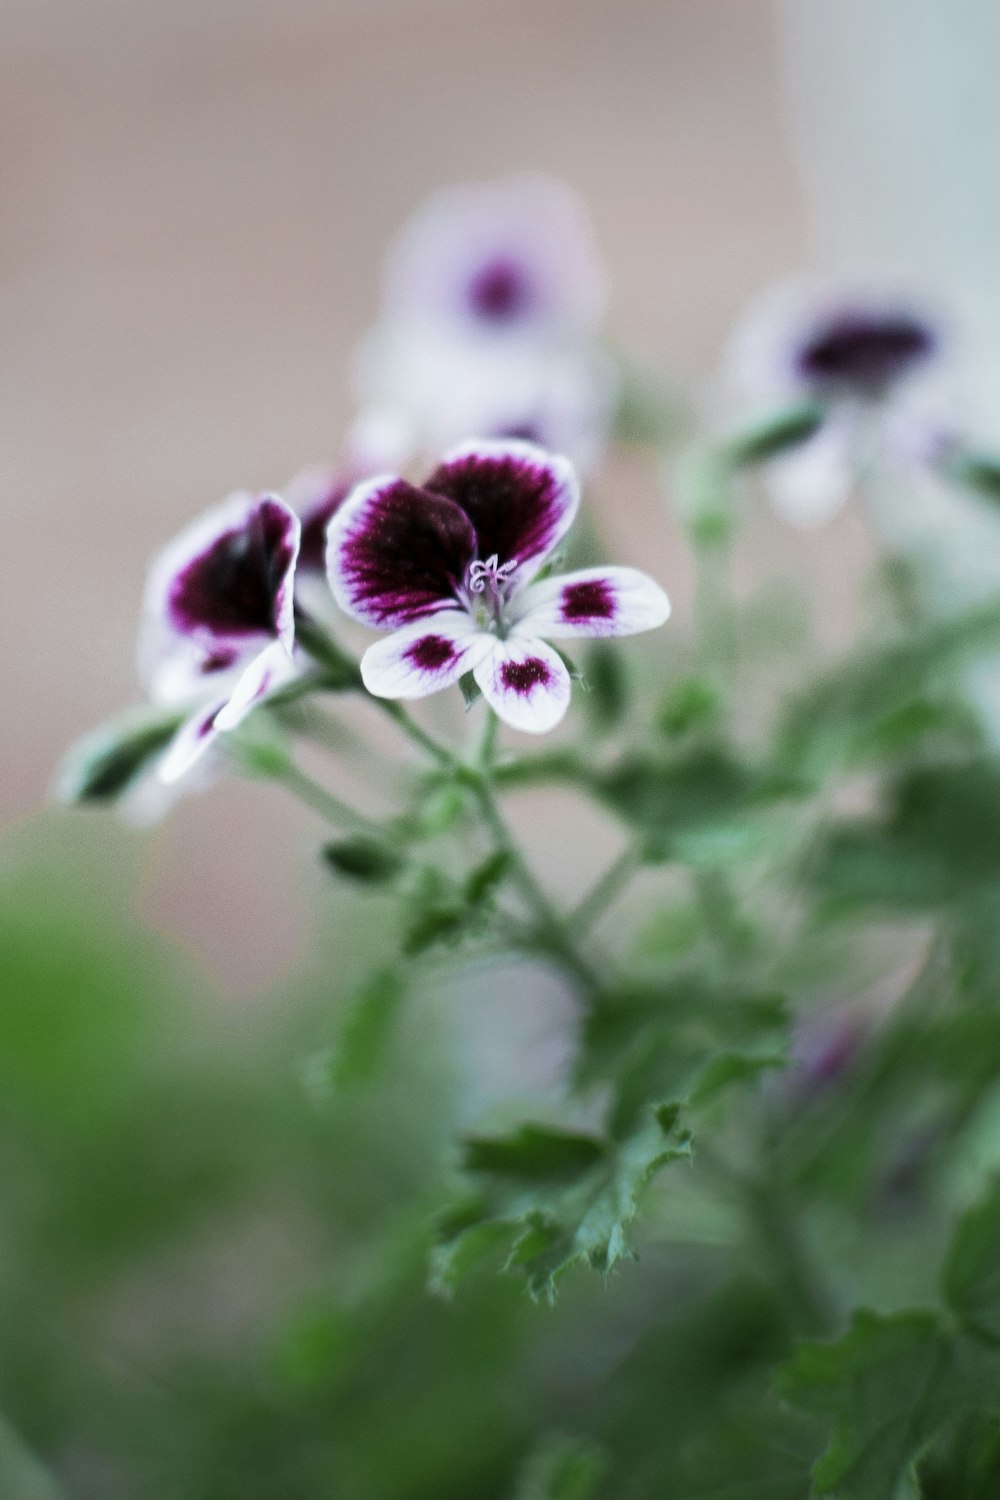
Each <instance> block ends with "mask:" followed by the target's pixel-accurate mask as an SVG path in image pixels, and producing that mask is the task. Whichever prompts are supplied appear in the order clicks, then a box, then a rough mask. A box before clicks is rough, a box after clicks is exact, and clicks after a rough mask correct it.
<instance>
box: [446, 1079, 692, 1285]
mask: <svg viewBox="0 0 1000 1500" xmlns="http://www.w3.org/2000/svg"><path fill="white" fill-rule="evenodd" d="M689 1151H690V1139H689V1137H688V1135H687V1133H686V1132H685V1131H683V1130H681V1129H680V1128H679V1127H678V1123H677V1109H676V1107H675V1106H672V1105H659V1106H657V1107H656V1108H655V1109H651V1110H649V1111H647V1113H646V1116H645V1118H644V1119H642V1120H640V1121H639V1122H637V1124H636V1127H635V1129H634V1130H633V1131H632V1132H631V1134H629V1135H627V1136H625V1137H624V1138H622V1139H613V1138H602V1137H598V1136H592V1135H586V1134H581V1133H578V1132H573V1131H564V1130H557V1129H554V1128H553V1127H550V1126H542V1125H522V1126H520V1127H519V1128H518V1129H517V1130H516V1131H514V1132H513V1133H512V1134H511V1135H509V1136H500V1137H476V1138H473V1139H471V1140H468V1141H466V1143H465V1154H464V1161H463V1166H464V1168H465V1171H466V1172H467V1173H468V1174H469V1176H470V1177H471V1178H472V1179H473V1180H474V1182H475V1185H476V1189H477V1191H476V1192H475V1193H474V1194H473V1195H472V1196H469V1197H466V1198H465V1199H463V1200H461V1201H460V1202H459V1203H458V1204H457V1205H456V1206H455V1207H454V1209H453V1210H452V1212H451V1213H450V1214H449V1215H448V1216H447V1217H446V1219H445V1220H444V1222H443V1223H442V1225H441V1228H440V1234H439V1242H438V1245H437V1248H436V1250H435V1254H434V1257H433V1276H434V1279H435V1281H436V1282H437V1284H438V1285H439V1286H441V1285H444V1286H446V1287H448V1286H451V1285H453V1284H454V1282H455V1281H456V1280H457V1278H458V1276H459V1275H460V1274H461V1273H462V1272H464V1271H465V1270H467V1269H468V1268H469V1266H470V1265H472V1264H473V1263H475V1262H476V1261H477V1260H479V1259H480V1258H481V1257H482V1255H483V1254H485V1253H487V1252H488V1251H490V1250H492V1249H493V1248H494V1246H495V1245H496V1244H497V1243H504V1244H506V1245H507V1247H508V1257H507V1269H508V1270H512V1271H517V1272H518V1273H520V1274H521V1275H523V1276H524V1277H525V1278H526V1280H527V1282H528V1287H529V1290H530V1291H531V1293H532V1295H533V1296H535V1297H548V1298H551V1297H552V1296H553V1295H554V1292H555V1285H556V1281H557V1279H558V1277H559V1276H560V1275H562V1273H563V1272H565V1271H566V1270H567V1269H568V1268H569V1267H570V1266H571V1265H573V1264H575V1263H576V1262H578V1261H587V1262H588V1263H589V1264H590V1265H592V1266H594V1267H595V1268H597V1269H598V1270H601V1271H603V1272H604V1273H605V1274H607V1273H608V1272H609V1271H610V1270H611V1269H612V1267H613V1266H614V1265H615V1264H616V1263H617V1262H618V1261H619V1260H621V1259H623V1258H626V1257H630V1256H631V1250H630V1248H629V1244H628V1240H627V1237H626V1231H627V1229H628V1226H629V1224H630V1223H631V1221H632V1219H633V1218H634V1217H635V1214H636V1211H637V1209H638V1205H639V1200H640V1198H641V1195H642V1192H643V1189H644V1188H645V1187H646V1185H647V1183H648V1182H649V1181H650V1179H651V1178H652V1177H653V1176H654V1175H655V1173H656V1172H658V1171H659V1170H660V1168H661V1167H663V1166H666V1164H667V1163H668V1162H670V1161H674V1160H676V1159H677V1158H678V1157H681V1156H686V1155H688V1154H689ZM501 1230H502V1231H503V1232H502V1233H501V1232H500V1231H501Z"/></svg>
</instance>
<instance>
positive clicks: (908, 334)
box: [728, 283, 944, 527]
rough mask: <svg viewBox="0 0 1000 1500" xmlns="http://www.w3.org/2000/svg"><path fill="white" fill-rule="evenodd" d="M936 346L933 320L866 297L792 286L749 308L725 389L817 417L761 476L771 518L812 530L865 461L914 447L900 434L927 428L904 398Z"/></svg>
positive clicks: (873, 293) (892, 296) (891, 296)
mask: <svg viewBox="0 0 1000 1500" xmlns="http://www.w3.org/2000/svg"><path fill="white" fill-rule="evenodd" d="M943 342H944V337H943V332H942V328H941V325H940V322H939V320H937V319H936V318H934V317H932V316H931V315H930V314H929V313H927V312H926V311H924V310H923V309H921V308H920V307H919V306H918V305H917V304H916V303H914V302H913V301H911V300H910V299H909V298H907V297H904V296H901V295H900V294H899V293H894V292H891V291H886V290H881V291H880V290H877V289H873V288H870V287H861V286H856V285H855V286H851V285H845V286H841V287H834V288H831V287H829V286H826V287H823V286H820V287H817V286H816V285H815V284H809V283H797V284H793V285H791V286H785V287H779V288H777V289H775V290H773V291H772V292H770V293H769V294H767V295H766V296H765V297H764V298H762V299H761V300H760V301H759V302H758V303H757V304H756V305H755V306H754V307H753V308H751V310H750V311H749V313H748V314H747V315H746V317H745V318H744V320H743V321H742V322H741V324H740V325H738V327H737V330H736V333H735V335H734V337H733V339H732V342H731V346H730V351H729V358H728V364H729V369H730V375H731V378H732V380H733V382H734V383H735V384H736V385H738V386H739V387H741V388H742V389H743V390H744V391H745V392H746V393H748V394H751V395H752V396H753V397H755V398H756V399H757V400H760V399H762V398H763V399H765V400H768V401H770V402H772V403H778V402H794V401H810V402H815V403H816V404H817V405H818V406H819V407H820V408H821V409H822V411H823V419H822V421H821V422H820V424H819V426H818V428H817V429H816V431H815V432H814V433H813V435H812V436H811V437H809V438H807V439H806V440H805V441H804V442H802V443H801V444H799V445H798V446H796V447H795V448H793V449H791V450H790V451H789V452H787V453H785V454H782V455H781V457H780V458H776V459H775V460H773V461H772V462H771V463H770V464H769V465H768V467H767V475H766V478H767V486H768V490H769V493H770V496H771V500H772V503H773V505H774V508H775V510H776V511H777V512H778V513H779V515H781V516H782V517H783V518H784V519H785V520H788V521H790V522H791V523H792V524H794V525H798V526H803V527H808V526H817V525H822V524H823V523H824V522H826V521H827V520H829V519H830V518H831V517H832V516H833V515H834V514H836V512H837V511H838V510H839V509H840V508H841V506H842V505H843V503H844V502H845V501H846V499H847V497H848V495H849V493H850V490H851V487H852V485H853V483H854V481H855V478H856V476H857V473H858V471H859V468H860V467H861V465H862V464H863V463H864V462H865V461H866V459H868V458H869V457H870V456H871V455H872V454H873V453H874V454H876V455H878V456H880V457H881V458H884V459H887V460H889V461H890V462H892V461H893V460H894V458H895V456H896V455H895V449H896V447H897V445H899V446H900V449H901V454H900V456H902V449H907V450H909V451H913V449H914V448H915V447H917V446H919V444H916V443H915V442H914V441H913V438H912V436H910V435H908V433H912V431H913V429H914V428H915V427H918V426H922V425H926V424H927V422H928V420H929V419H930V420H931V421H933V419H932V418H930V413H929V407H928V404H927V403H926V402H923V403H915V402H913V400H912V388H913V385H914V383H915V382H916V380H917V378H918V377H925V376H926V375H927V374H928V373H929V372H931V371H933V369H934V368H935V366H936V365H937V363H938V361H939V359H940V355H941V350H942V345H943ZM904 388H905V391H906V394H905V397H904Z"/></svg>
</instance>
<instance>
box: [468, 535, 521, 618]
mask: <svg viewBox="0 0 1000 1500" xmlns="http://www.w3.org/2000/svg"><path fill="white" fill-rule="evenodd" d="M516 571H517V563H516V562H514V561H511V562H505V563H502V562H501V561H500V557H499V554H498V553H496V552H494V553H493V554H492V555H491V556H490V557H488V558H487V559H486V561H485V562H480V561H479V560H478V559H477V560H476V561H475V562H474V563H473V564H472V566H471V567H470V568H469V593H470V594H474V595H475V596H476V597H475V601H474V603H473V610H474V613H475V614H476V616H477V618H479V620H480V621H481V622H482V623H484V624H485V623H490V624H492V625H499V624H500V621H501V617H502V615H503V607H504V605H505V604H506V602H507V599H508V597H509V595H510V583H511V579H512V578H513V576H514V573H515V572H516Z"/></svg>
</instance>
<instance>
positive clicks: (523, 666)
mask: <svg viewBox="0 0 1000 1500" xmlns="http://www.w3.org/2000/svg"><path fill="white" fill-rule="evenodd" d="M500 681H501V683H502V685H503V687H505V688H506V689H507V690H508V692H511V693H517V694H518V695H519V696H520V697H522V698H530V696H531V694H532V693H533V692H534V690H535V688H536V687H546V686H547V685H548V684H549V683H550V682H551V681H552V673H551V671H550V670H549V666H548V663H547V662H544V661H542V659H541V657H538V656H528V657H525V659H524V661H505V662H502V663H501V666H500Z"/></svg>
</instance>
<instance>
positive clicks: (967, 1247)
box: [942, 1180, 1000, 1342]
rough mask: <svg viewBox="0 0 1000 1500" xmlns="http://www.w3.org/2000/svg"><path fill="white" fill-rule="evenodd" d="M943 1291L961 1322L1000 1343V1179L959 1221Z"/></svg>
mask: <svg viewBox="0 0 1000 1500" xmlns="http://www.w3.org/2000/svg"><path fill="white" fill-rule="evenodd" d="M942 1290H943V1293H944V1299H945V1302H946V1303H947V1305H948V1307H949V1308H950V1309H951V1311H952V1312H953V1313H954V1314H955V1317H956V1318H958V1320H959V1322H960V1323H962V1324H963V1325H964V1326H965V1327H966V1328H968V1329H969V1330H970V1331H972V1332H974V1333H977V1334H980V1335H983V1336H984V1337H986V1338H987V1339H990V1340H992V1341H996V1342H1000V1180H997V1181H995V1182H994V1183H993V1185H992V1186H991V1188H990V1189H989V1191H988V1192H987V1193H986V1194H985V1196H984V1197H983V1198H982V1199H980V1201H979V1202H978V1203H976V1204H975V1205H974V1206H973V1207H972V1208H970V1209H969V1210H968V1212H967V1213H966V1214H965V1215H964V1216H963V1218H962V1219H961V1221H960V1222H959V1225H958V1228H957V1230H956V1232H955V1236H954V1239H953V1240H952V1243H951V1248H950V1249H949V1251H948V1258H947V1260H946V1262H945V1267H944V1273H943V1277H942Z"/></svg>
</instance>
